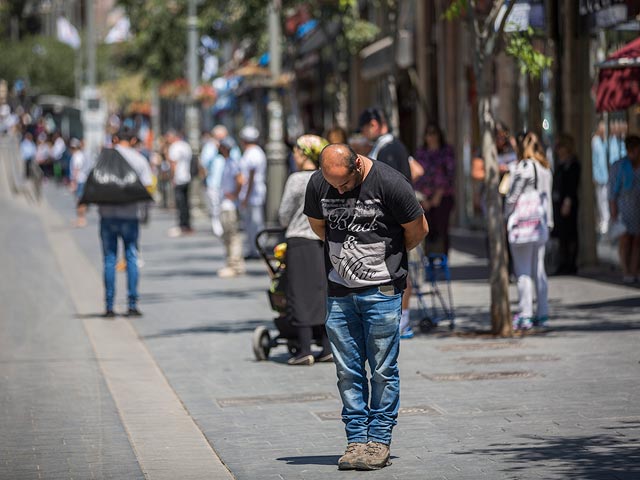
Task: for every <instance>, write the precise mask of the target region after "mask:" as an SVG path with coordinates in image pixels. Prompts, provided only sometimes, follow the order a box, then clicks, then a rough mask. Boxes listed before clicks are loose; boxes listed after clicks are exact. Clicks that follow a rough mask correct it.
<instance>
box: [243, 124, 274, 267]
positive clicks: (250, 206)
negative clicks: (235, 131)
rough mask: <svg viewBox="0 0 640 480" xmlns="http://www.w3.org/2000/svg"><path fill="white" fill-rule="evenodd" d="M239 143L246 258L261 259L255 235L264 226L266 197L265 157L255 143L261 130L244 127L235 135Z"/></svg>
mask: <svg viewBox="0 0 640 480" xmlns="http://www.w3.org/2000/svg"><path fill="white" fill-rule="evenodd" d="M238 137H239V138H240V143H241V144H242V159H241V160H240V163H241V165H242V170H243V176H244V182H245V185H244V188H243V189H242V193H241V194H240V209H241V212H242V215H243V217H244V228H245V233H246V243H245V258H247V259H257V258H260V256H259V255H258V251H257V250H256V235H257V234H258V232H259V231H260V230H262V229H263V228H264V203H265V201H266V197H267V184H266V176H267V156H266V155H265V153H264V150H262V148H261V147H260V145H258V139H259V138H260V132H259V131H258V129H257V128H256V127H253V126H250V125H248V126H246V127H244V128H242V130H240V134H239V135H238Z"/></svg>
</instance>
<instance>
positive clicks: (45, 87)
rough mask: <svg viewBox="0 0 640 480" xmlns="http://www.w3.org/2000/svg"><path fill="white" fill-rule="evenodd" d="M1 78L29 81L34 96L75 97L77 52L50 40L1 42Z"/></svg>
mask: <svg viewBox="0 0 640 480" xmlns="http://www.w3.org/2000/svg"><path fill="white" fill-rule="evenodd" d="M0 51H1V52H2V55H0V78H4V79H5V80H7V81H8V82H9V84H10V85H11V84H13V83H14V82H15V81H16V80H17V79H23V80H25V81H26V83H27V86H28V87H29V89H30V92H31V93H33V94H39V93H47V94H56V95H66V96H69V97H73V96H74V77H73V69H74V61H75V51H74V50H73V49H72V48H71V47H69V46H68V45H65V44H63V43H60V42H58V41H57V40H54V39H52V38H49V37H28V38H26V39H24V40H23V41H20V42H0Z"/></svg>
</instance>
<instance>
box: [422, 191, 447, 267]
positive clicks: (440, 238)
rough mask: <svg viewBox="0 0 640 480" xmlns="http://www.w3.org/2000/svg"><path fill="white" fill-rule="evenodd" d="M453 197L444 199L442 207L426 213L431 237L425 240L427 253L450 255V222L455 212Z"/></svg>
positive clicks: (439, 206)
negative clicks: (452, 213) (452, 212)
mask: <svg viewBox="0 0 640 480" xmlns="http://www.w3.org/2000/svg"><path fill="white" fill-rule="evenodd" d="M453 206H454V200H453V197H450V196H445V197H442V201H441V202H440V205H438V206H437V207H433V208H430V209H429V210H428V211H427V212H426V213H425V217H426V218H427V223H428V224H429V235H427V238H426V240H425V245H426V251H427V252H426V253H444V254H445V255H449V243H450V242H449V220H450V218H451V211H452V210H453Z"/></svg>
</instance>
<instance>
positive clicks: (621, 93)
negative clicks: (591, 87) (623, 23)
mask: <svg viewBox="0 0 640 480" xmlns="http://www.w3.org/2000/svg"><path fill="white" fill-rule="evenodd" d="M637 103H640V37H638V38H636V39H635V40H634V41H632V42H631V43H628V44H627V45H625V46H624V47H622V48H621V49H620V50H618V51H617V52H615V53H614V54H613V55H611V56H610V57H608V58H607V60H606V61H605V62H604V63H603V64H602V65H600V73H599V75H598V88H597V90H596V110H597V111H598V112H613V111H616V110H626V109H627V108H629V107H630V106H632V105H635V104H637Z"/></svg>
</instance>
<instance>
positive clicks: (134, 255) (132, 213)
mask: <svg viewBox="0 0 640 480" xmlns="http://www.w3.org/2000/svg"><path fill="white" fill-rule="evenodd" d="M134 136H135V134H134V133H133V131H131V130H130V129H128V128H126V127H125V128H123V129H122V130H121V131H120V132H118V134H117V138H116V137H114V143H115V144H116V145H115V147H114V148H115V150H116V151H117V152H118V153H119V154H120V155H122V157H124V159H125V160H126V161H127V163H128V164H129V165H131V168H133V170H134V171H135V172H136V175H137V176H138V178H139V179H140V182H141V183H142V185H144V186H145V187H149V186H150V185H151V184H152V183H153V179H152V174H151V167H149V162H147V159H146V158H144V157H143V156H142V154H140V152H138V151H137V150H135V149H134V148H133V147H132V145H131V140H132V138H133V137H134ZM98 213H99V214H100V239H101V242H102V255H103V258H104V287H105V304H106V308H105V315H104V316H105V317H107V318H113V317H114V316H115V313H114V311H113V303H114V297H115V290H116V258H117V254H118V238H121V239H122V242H123V243H124V256H125V259H126V261H127V295H128V305H129V310H128V315H129V316H133V317H139V316H140V315H142V314H141V313H140V310H138V234H139V229H140V226H139V220H138V202H133V203H123V204H118V205H105V204H101V205H99V207H98Z"/></svg>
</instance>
